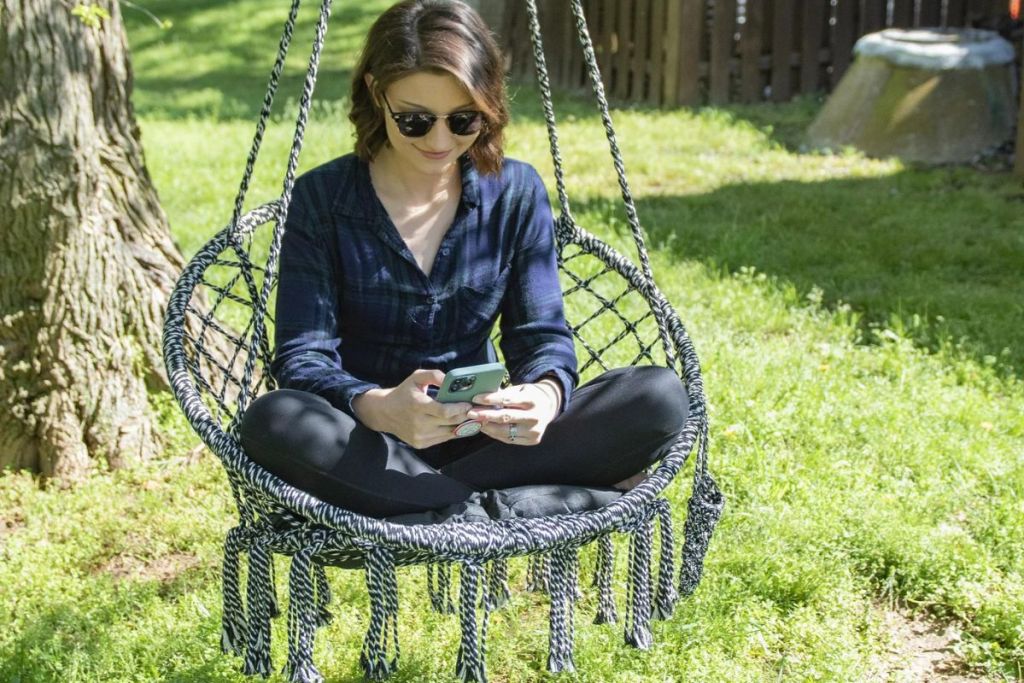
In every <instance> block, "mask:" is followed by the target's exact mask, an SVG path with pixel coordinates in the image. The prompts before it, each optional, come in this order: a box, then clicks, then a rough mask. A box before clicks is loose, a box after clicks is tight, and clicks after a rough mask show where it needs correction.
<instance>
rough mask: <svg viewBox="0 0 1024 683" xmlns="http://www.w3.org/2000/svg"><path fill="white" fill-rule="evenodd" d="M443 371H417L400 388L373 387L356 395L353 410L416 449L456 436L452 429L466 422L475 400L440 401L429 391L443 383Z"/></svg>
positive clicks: (377, 428)
mask: <svg viewBox="0 0 1024 683" xmlns="http://www.w3.org/2000/svg"><path fill="white" fill-rule="evenodd" d="M443 381H444V373H443V372H441V371H440V370H414V371H413V372H412V374H411V375H409V376H408V377H406V378H405V379H404V380H403V381H402V383H401V384H399V385H398V386H397V387H392V388H390V389H383V388H382V389H370V390H369V391H367V392H364V393H362V394H360V395H359V396H356V398H355V399H353V401H352V410H353V411H354V412H355V414H356V417H358V418H359V421H360V422H362V423H363V424H364V425H366V426H367V427H369V428H370V429H372V430H374V431H377V432H387V433H389V434H394V435H395V436H397V437H398V438H399V439H401V440H402V441H404V442H405V443H407V444H409V445H410V446H412V447H413V448H428V447H430V446H436V445H437V444H439V443H444V442H445V441H448V440H450V439H453V438H455V435H454V434H453V433H452V430H453V429H454V428H455V426H456V425H459V424H461V423H463V422H465V421H466V420H467V419H468V418H467V417H466V413H468V412H469V409H470V408H472V407H473V405H472V404H471V403H439V402H438V401H435V400H434V399H432V398H431V397H430V396H429V395H428V394H427V387H428V386H431V385H433V386H441V382H443Z"/></svg>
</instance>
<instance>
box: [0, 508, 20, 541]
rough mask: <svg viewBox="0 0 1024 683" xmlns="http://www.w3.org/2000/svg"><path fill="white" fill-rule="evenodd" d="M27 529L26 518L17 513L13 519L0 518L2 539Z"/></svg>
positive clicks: (0, 535) (0, 536)
mask: <svg viewBox="0 0 1024 683" xmlns="http://www.w3.org/2000/svg"><path fill="white" fill-rule="evenodd" d="M24 528H25V518H24V517H22V516H21V513H18V512H15V513H14V514H13V516H11V517H4V516H0V538H3V537H4V536H10V535H11V534H13V533H14V532H16V531H18V530H19V529H24Z"/></svg>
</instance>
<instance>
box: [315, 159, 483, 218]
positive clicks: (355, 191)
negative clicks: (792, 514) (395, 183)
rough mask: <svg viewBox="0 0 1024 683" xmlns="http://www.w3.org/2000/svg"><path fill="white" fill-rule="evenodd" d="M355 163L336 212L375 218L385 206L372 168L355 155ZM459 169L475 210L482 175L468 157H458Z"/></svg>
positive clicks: (467, 198) (466, 196)
mask: <svg viewBox="0 0 1024 683" xmlns="http://www.w3.org/2000/svg"><path fill="white" fill-rule="evenodd" d="M352 158H353V159H354V160H355V165H356V168H355V173H353V174H352V175H351V176H350V177H351V178H352V184H351V187H341V188H340V189H339V191H338V195H337V197H335V200H334V204H333V207H332V208H333V209H334V211H335V212H337V213H340V214H343V215H346V216H354V217H358V218H375V217H377V216H379V215H380V214H381V213H382V212H383V211H384V207H383V206H381V203H380V200H379V199H378V198H377V194H376V193H375V192H374V191H373V183H372V182H371V181H370V165H369V164H368V163H367V162H366V161H364V160H362V159H360V158H359V157H357V156H355V155H354V154H353V155H352ZM459 168H460V170H461V171H462V198H461V200H460V201H461V202H463V203H464V204H465V205H466V206H467V207H468V208H476V207H477V206H479V204H480V174H479V172H478V171H477V170H476V166H475V165H474V164H473V160H472V159H471V158H470V156H469V154H463V155H462V156H461V157H459Z"/></svg>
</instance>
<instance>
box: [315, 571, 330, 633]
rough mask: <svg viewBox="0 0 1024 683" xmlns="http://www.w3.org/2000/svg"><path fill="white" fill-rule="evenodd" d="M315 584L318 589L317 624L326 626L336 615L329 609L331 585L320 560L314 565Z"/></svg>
mask: <svg viewBox="0 0 1024 683" xmlns="http://www.w3.org/2000/svg"><path fill="white" fill-rule="evenodd" d="M313 585H314V587H315V589H316V624H317V626H326V625H327V624H329V623H331V621H332V620H333V619H334V615H333V614H331V611H330V610H328V609H327V606H328V605H329V604H331V586H330V584H328V583H327V572H326V571H324V566H323V565H322V564H320V563H319V562H317V563H315V564H314V565H313Z"/></svg>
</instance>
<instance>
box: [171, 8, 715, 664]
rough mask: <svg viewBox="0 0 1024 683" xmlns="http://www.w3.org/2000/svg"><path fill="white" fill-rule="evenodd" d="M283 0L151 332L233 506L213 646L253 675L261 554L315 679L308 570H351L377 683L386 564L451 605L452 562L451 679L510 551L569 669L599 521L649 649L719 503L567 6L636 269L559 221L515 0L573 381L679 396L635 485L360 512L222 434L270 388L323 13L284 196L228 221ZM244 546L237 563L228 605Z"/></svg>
mask: <svg viewBox="0 0 1024 683" xmlns="http://www.w3.org/2000/svg"><path fill="white" fill-rule="evenodd" d="M300 2H301V0H293V1H292V6H291V11H290V13H289V15H288V19H287V21H286V23H285V28H284V33H283V36H282V38H281V42H280V47H279V50H278V54H277V60H276V62H275V64H274V68H273V71H272V73H271V77H270V83H269V86H268V89H267V93H266V96H265V98H264V102H263V107H262V111H261V113H260V118H259V122H258V125H257V128H256V135H255V138H254V140H253V144H252V148H251V151H250V153H249V158H248V161H247V163H246V168H245V173H244V175H243V178H242V183H241V186H240V188H239V191H238V194H237V197H236V200H235V207H234V212H233V215H232V218H231V222H230V223H229V224H228V226H227V227H226V228H225V229H223V230H222V231H220V232H219V233H218V234H217V235H216V236H215V237H213V239H211V240H210V241H209V242H208V243H207V244H206V245H205V246H203V247H202V248H201V249H200V250H199V252H198V253H197V254H196V256H195V257H194V258H193V259H192V260H191V261H190V262H189V264H188V265H187V266H186V268H185V270H184V272H183V273H182V275H181V277H180V279H179V280H178V282H177V284H176V286H175V288H174V290H173V292H172V295H171V299H170V303H169V305H168V310H167V316H166V320H165V326H164V357H165V360H166V364H167V371H168V376H169V377H170V379H171V383H172V386H173V390H174V394H175V397H176V398H177V401H178V402H179V404H180V405H181V408H182V410H183V411H184V413H185V415H186V416H187V418H188V420H189V422H190V424H191V425H192V427H193V428H194V429H195V430H196V432H197V433H198V434H199V436H200V437H201V438H202V439H203V441H204V442H205V443H206V445H207V446H208V447H209V448H210V450H212V451H213V452H214V453H215V454H216V455H217V457H218V458H220V460H221V463H222V464H223V466H224V468H225V470H226V471H227V475H228V480H229V482H230V485H231V490H232V494H233V496H234V500H235V503H236V505H237V508H238V512H239V523H238V525H237V526H235V527H234V528H232V529H231V530H230V531H229V532H228V533H227V537H226V540H225V543H224V565H223V597H224V611H223V630H222V640H221V646H222V649H223V650H224V651H225V652H231V653H235V654H238V655H242V656H244V666H243V668H242V671H243V673H245V674H247V675H254V674H260V675H263V676H268V675H269V674H270V672H271V660H270V635H271V619H272V618H273V617H277V616H279V614H280V610H279V609H278V600H277V595H276V590H275V579H274V576H273V562H272V555H273V554H274V553H278V554H282V555H286V556H290V557H291V566H290V570H289V576H288V598H289V600H288V622H287V623H288V661H287V663H286V664H285V667H284V673H285V674H286V675H287V676H288V677H289V679H290V680H292V681H306V682H308V681H321V680H322V677H321V675H320V674H319V672H318V671H317V670H316V668H315V667H314V665H313V659H312V651H313V640H314V635H315V633H316V629H317V628H318V627H319V626H323V625H325V624H326V623H328V622H329V621H330V619H331V614H330V612H329V611H328V610H327V606H328V604H329V602H330V600H331V595H330V588H329V586H328V583H327V576H326V573H325V571H324V567H326V566H338V567H349V568H352V567H361V568H363V569H364V570H365V573H366V584H367V588H368V591H369V597H370V619H369V627H368V629H367V633H366V638H365V640H364V642H363V648H362V654H361V657H360V662H361V665H362V667H363V670H364V672H365V674H366V675H367V676H368V677H370V678H372V679H374V680H381V679H383V678H385V677H386V676H387V675H388V674H389V673H391V672H392V671H393V670H394V669H395V667H396V666H397V662H398V654H399V646H398V637H397V635H398V633H397V614H398V583H397V577H396V567H398V566H404V565H413V564H426V565H427V585H428V592H429V595H430V603H431V608H432V609H434V610H436V611H438V612H441V613H455V612H456V601H454V600H453V598H452V592H453V577H452V573H453V572H452V568H453V566H455V565H458V566H459V567H460V582H459V589H458V592H459V595H458V601H457V602H458V606H457V611H458V614H459V620H460V626H461V642H460V644H459V649H458V655H457V663H456V672H457V674H458V675H459V676H460V677H461V678H462V680H472V681H484V680H486V672H485V666H484V652H485V640H486V634H487V619H488V614H489V613H490V612H491V611H493V610H496V609H499V608H500V607H501V606H502V605H503V604H504V602H505V601H506V600H507V598H508V597H509V586H508V560H509V558H512V557H527V558H528V567H527V575H528V588H530V589H532V590H542V591H545V592H547V593H548V594H549V595H550V598H551V610H550V643H549V645H550V649H549V657H548V669H549V670H550V671H552V672H557V671H563V670H570V671H571V670H573V669H574V662H573V633H574V617H573V611H574V610H573V608H574V603H575V602H576V600H577V599H578V597H579V593H578V588H577V576H578V572H579V549H580V548H581V547H582V546H584V545H586V544H589V543H592V542H595V541H596V542H597V543H598V548H597V553H596V558H597V560H596V566H595V568H594V585H595V586H596V587H597V589H598V592H599V596H600V597H599V607H598V613H597V615H596V618H595V622H596V623H612V622H615V621H616V620H617V618H618V615H617V611H616V605H615V599H614V593H613V570H614V566H615V561H614V552H615V548H614V544H613V541H612V536H611V534H612V533H616V532H618V533H625V534H628V535H629V559H628V570H629V571H628V579H627V591H626V593H627V594H626V613H625V618H624V622H625V631H624V632H625V640H626V642H627V643H628V644H629V645H632V646H634V647H637V648H641V649H646V648H648V647H649V646H650V644H651V631H650V622H651V619H652V618H657V619H666V618H668V617H669V616H671V614H672V611H673V607H674V605H675V603H676V601H677V599H678V596H679V595H680V594H682V595H689V594H690V593H692V592H693V591H694V589H695V588H696V587H697V584H698V582H699V581H700V577H701V572H702V566H703V561H704V555H705V553H706V551H707V546H708V542H709V540H710V537H711V533H712V530H713V528H714V526H715V524H716V522H717V520H718V518H719V516H720V515H721V511H722V507H723V498H722V495H721V493H720V491H719V489H718V487H717V486H716V484H715V482H714V480H713V479H712V477H711V475H710V474H709V473H708V462H707V458H708V422H707V410H706V403H705V397H704V390H703V383H702V379H701V374H700V367H699V365H698V360H697V356H696V354H695V352H694V349H693V345H692V343H691V341H690V339H689V337H688V336H687V334H686V331H685V330H684V329H683V326H682V324H681V323H680V321H679V317H678V316H677V314H676V312H675V311H674V310H673V308H672V306H671V305H670V304H669V303H668V301H667V300H666V299H665V297H664V296H663V295H662V294H661V293H660V292H659V291H658V289H657V287H656V286H655V283H654V278H653V276H652V273H651V267H650V263H649V260H648V257H647V251H646V248H645V246H644V239H643V235H642V233H641V229H640V224H639V221H638V219H637V215H636V210H635V208H634V204H633V199H632V197H631V195H630V191H629V186H628V184H627V182H626V177H625V171H624V168H623V163H622V157H621V154H620V152H619V149H618V145H617V143H616V139H615V133H614V131H613V129H612V122H611V118H610V115H609V113H608V104H607V101H606V100H605V96H604V91H603V88H602V84H601V77H600V73H599V72H598V68H597V62H596V59H595V56H594V50H593V46H592V44H591V41H590V36H589V34H588V32H587V24H586V20H585V18H584V15H583V8H582V5H581V2H580V0H573V1H572V11H573V14H574V17H575V23H576V28H577V30H578V33H579V39H580V42H581V44H582V47H583V51H584V57H585V61H586V65H587V68H588V70H589V74H590V79H591V81H592V83H593V88H594V92H595V94H596V97H597V102H598V106H599V108H600V110H601V116H602V119H603V121H604V126H605V131H606V133H607V137H608V142H609V144H610V148H611V154H612V157H613V160H614V166H615V170H616V172H617V174H618V179H619V185H620V187H621V189H622V197H623V200H624V202H625V209H626V214H627V216H628V219H629V225H630V228H631V230H632V235H633V238H634V240H635V242H636V247H637V250H638V253H639V258H640V268H637V267H636V266H635V265H634V264H633V263H631V262H630V261H629V260H628V259H626V258H624V257H623V256H621V255H620V254H618V253H616V251H615V250H613V249H612V248H611V247H609V246H608V245H607V244H605V243H603V242H602V241H600V240H599V239H597V238H596V237H594V236H593V235H591V234H590V233H588V232H587V231H585V230H584V229H582V228H580V227H579V226H577V225H576V223H575V221H574V220H573V217H572V214H571V212H570V210H569V198H568V195H567V194H566V189H565V182H564V172H563V168H562V161H561V156H560V152H559V148H558V137H557V133H556V129H555V118H554V110H553V106H552V102H551V89H550V85H549V82H548V76H547V70H546V67H545V64H544V55H543V49H542V45H541V35H540V23H539V20H538V14H537V7H536V4H535V2H534V0H527V3H526V5H527V9H528V15H529V20H530V31H531V36H532V40H533V53H534V59H535V62H536V70H537V78H538V82H539V84H540V88H541V92H542V97H543V105H544V112H545V117H546V119H547V128H548V134H549V138H550V142H551V154H552V157H553V159H554V168H555V177H556V180H557V186H558V199H559V203H560V208H561V212H560V215H559V216H558V218H557V219H556V225H555V230H556V236H557V240H558V251H559V254H558V262H559V268H560V277H561V279H562V282H563V284H564V298H565V302H566V315H567V320H568V321H569V324H570V327H571V329H572V332H573V335H574V338H575V340H576V341H577V352H578V354H579V355H580V356H581V358H582V362H581V364H580V375H581V378H582V379H583V380H585V379H589V377H591V376H594V375H596V374H598V373H599V372H602V371H604V370H607V369H609V368H611V367H615V366H621V365H638V364H651V365H665V366H667V367H670V368H673V369H674V370H675V371H676V372H677V373H678V374H679V375H680V378H681V380H682V381H683V382H684V383H685V386H686V389H687V391H688V393H689V397H690V405H689V417H688V419H687V422H686V424H685V427H684V429H683V430H682V432H681V434H680V435H679V437H678V440H677V441H676V442H675V444H674V445H673V446H672V447H671V448H670V449H669V450H668V452H667V454H666V455H665V456H664V457H663V458H662V459H661V460H660V461H659V462H658V464H657V466H656V467H655V468H654V469H653V471H652V472H650V473H649V476H648V478H647V479H646V480H644V481H643V482H642V483H641V484H639V485H638V486H636V487H635V488H633V489H631V490H630V491H628V492H626V493H624V494H622V495H620V496H618V497H616V498H615V499H613V500H611V501H610V502H606V503H605V504H604V505H602V506H600V507H598V508H597V509H583V510H580V511H576V512H568V513H564V514H556V515H549V516H545V517H536V518H512V519H501V520H495V521H492V522H487V523H481V522H468V523H442V524H416V525H409V524H398V523H392V522H389V521H387V520H381V519H375V518H370V517H365V516H362V515H359V514H355V513H353V512H351V511H348V510H345V509H342V508H339V507H336V506H333V505H330V504H327V503H325V502H323V501H321V500H318V499H317V498H315V497H313V496H311V495H310V494H308V493H305V492H304V491H301V490H299V489H297V488H295V487H293V486H291V485H289V484H288V483H286V482H284V481H283V480H281V479H279V478H278V477H276V476H275V475H273V474H271V473H270V472H267V471H266V470H264V469H263V468H262V467H260V466H259V465H257V464H256V463H255V462H253V461H252V460H250V459H249V458H248V457H247V456H246V454H245V452H244V451H243V450H242V447H241V444H240V442H239V438H238V426H239V423H240V420H241V416H242V414H243V413H244V411H245V410H246V407H247V406H248V405H249V404H250V403H251V402H252V401H253V400H254V399H255V398H256V397H257V396H258V395H260V394H261V393H262V392H263V391H266V390H271V389H274V388H275V386H276V385H275V382H274V379H273V377H272V376H271V375H270V373H269V370H268V368H269V367H270V363H271V360H272V355H273V350H272V348H271V346H270V342H269V339H270V334H269V333H268V325H272V324H273V320H272V318H271V316H270V315H269V311H268V302H269V301H270V300H271V294H272V293H273V291H274V289H275V285H276V268H277V259H278V251H279V248H280V244H281V237H282V234H283V230H284V223H285V216H286V215H287V213H288V205H289V201H290V199H291V193H292V186H293V184H294V180H295V172H296V168H297V166H298V159H299V151H300V149H301V146H302V139H303V134H304V131H305V127H306V122H307V119H308V114H309V108H310V103H311V101H312V92H313V87H314V84H315V82H316V74H317V65H318V63H319V57H320V52H321V48H322V47H323V44H324V36H325V33H326V28H327V20H328V16H329V14H330V9H331V0H322V4H321V8H320V16H319V21H318V23H317V26H316V34H315V39H314V42H313V49H312V53H311V55H310V59H309V68H308V72H307V75H306V80H305V85H304V88H303V93H302V98H301V101H300V106H299V113H298V119H297V123H296V129H295V137H294V142H293V144H292V148H291V153H290V155H289V159H288V167H287V171H286V173H285V179H284V188H283V192H282V194H281V196H280V197H279V198H278V199H275V200H273V201H270V202H268V203H266V204H263V205H262V206H259V207H258V208H256V209H253V210H251V211H249V212H247V213H244V214H243V211H242V206H243V203H244V201H245V195H246V192H247V189H248V187H249V182H250V178H251V177H252V172H253V168H254V166H255V163H256V158H257V155H258V152H259V148H260V143H261V141H262V138H263V133H264V130H265V128H266V124H267V121H268V117H269V115H270V110H271V105H272V103H273V98H274V93H275V92H276V89H277V84H278V79H279V77H280V74H281V70H282V67H283V65H284V60H285V55H286V54H287V52H288V46H289V44H290V42H291V37H292V32H293V29H294V27H295V21H296V17H297V15H298V10H299V4H300ZM268 225H272V226H273V230H272V232H271V234H270V235H269V240H268V239H267V237H268V236H267V235H266V233H267V230H263V231H261V232H259V236H258V237H259V238H257V232H258V231H260V230H261V228H263V226H268ZM268 242H269V245H268V244H267V243H268ZM258 264H263V265H258ZM235 330H242V332H236V331H235ZM694 450H696V453H697V458H696V460H697V462H696V465H695V468H694V479H693V489H692V493H691V497H690V500H689V504H688V509H687V517H686V524H685V528H684V534H685V538H684V542H683V548H682V551H681V568H680V571H679V575H678V579H677V578H676V577H675V569H674V554H675V550H674V543H673V533H672V511H671V508H670V506H669V503H668V501H667V499H665V498H663V497H660V494H661V493H662V492H663V491H664V490H665V488H666V487H667V486H668V485H669V483H670V482H671V481H672V480H673V478H675V476H676V474H677V473H678V472H679V471H680V469H681V468H682V467H683V465H684V463H685V462H686V460H687V458H688V457H689V455H690V453H691V452H693V451H694ZM655 520H657V522H658V524H659V526H660V534H659V538H660V542H661V547H660V556H659V566H658V574H657V578H656V581H655V580H654V577H652V572H651V566H650V565H651V560H652V548H653V545H654V526H655V524H654V522H655ZM243 553H244V554H245V555H246V556H247V557H248V571H247V581H246V585H245V586H244V592H245V604H244V605H243V601H242V592H243V586H242V585H241V584H240V574H241V571H240V569H241V567H240V563H241V556H242V554H243ZM652 584H655V585H653V586H652ZM481 612H482V614H481Z"/></svg>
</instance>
